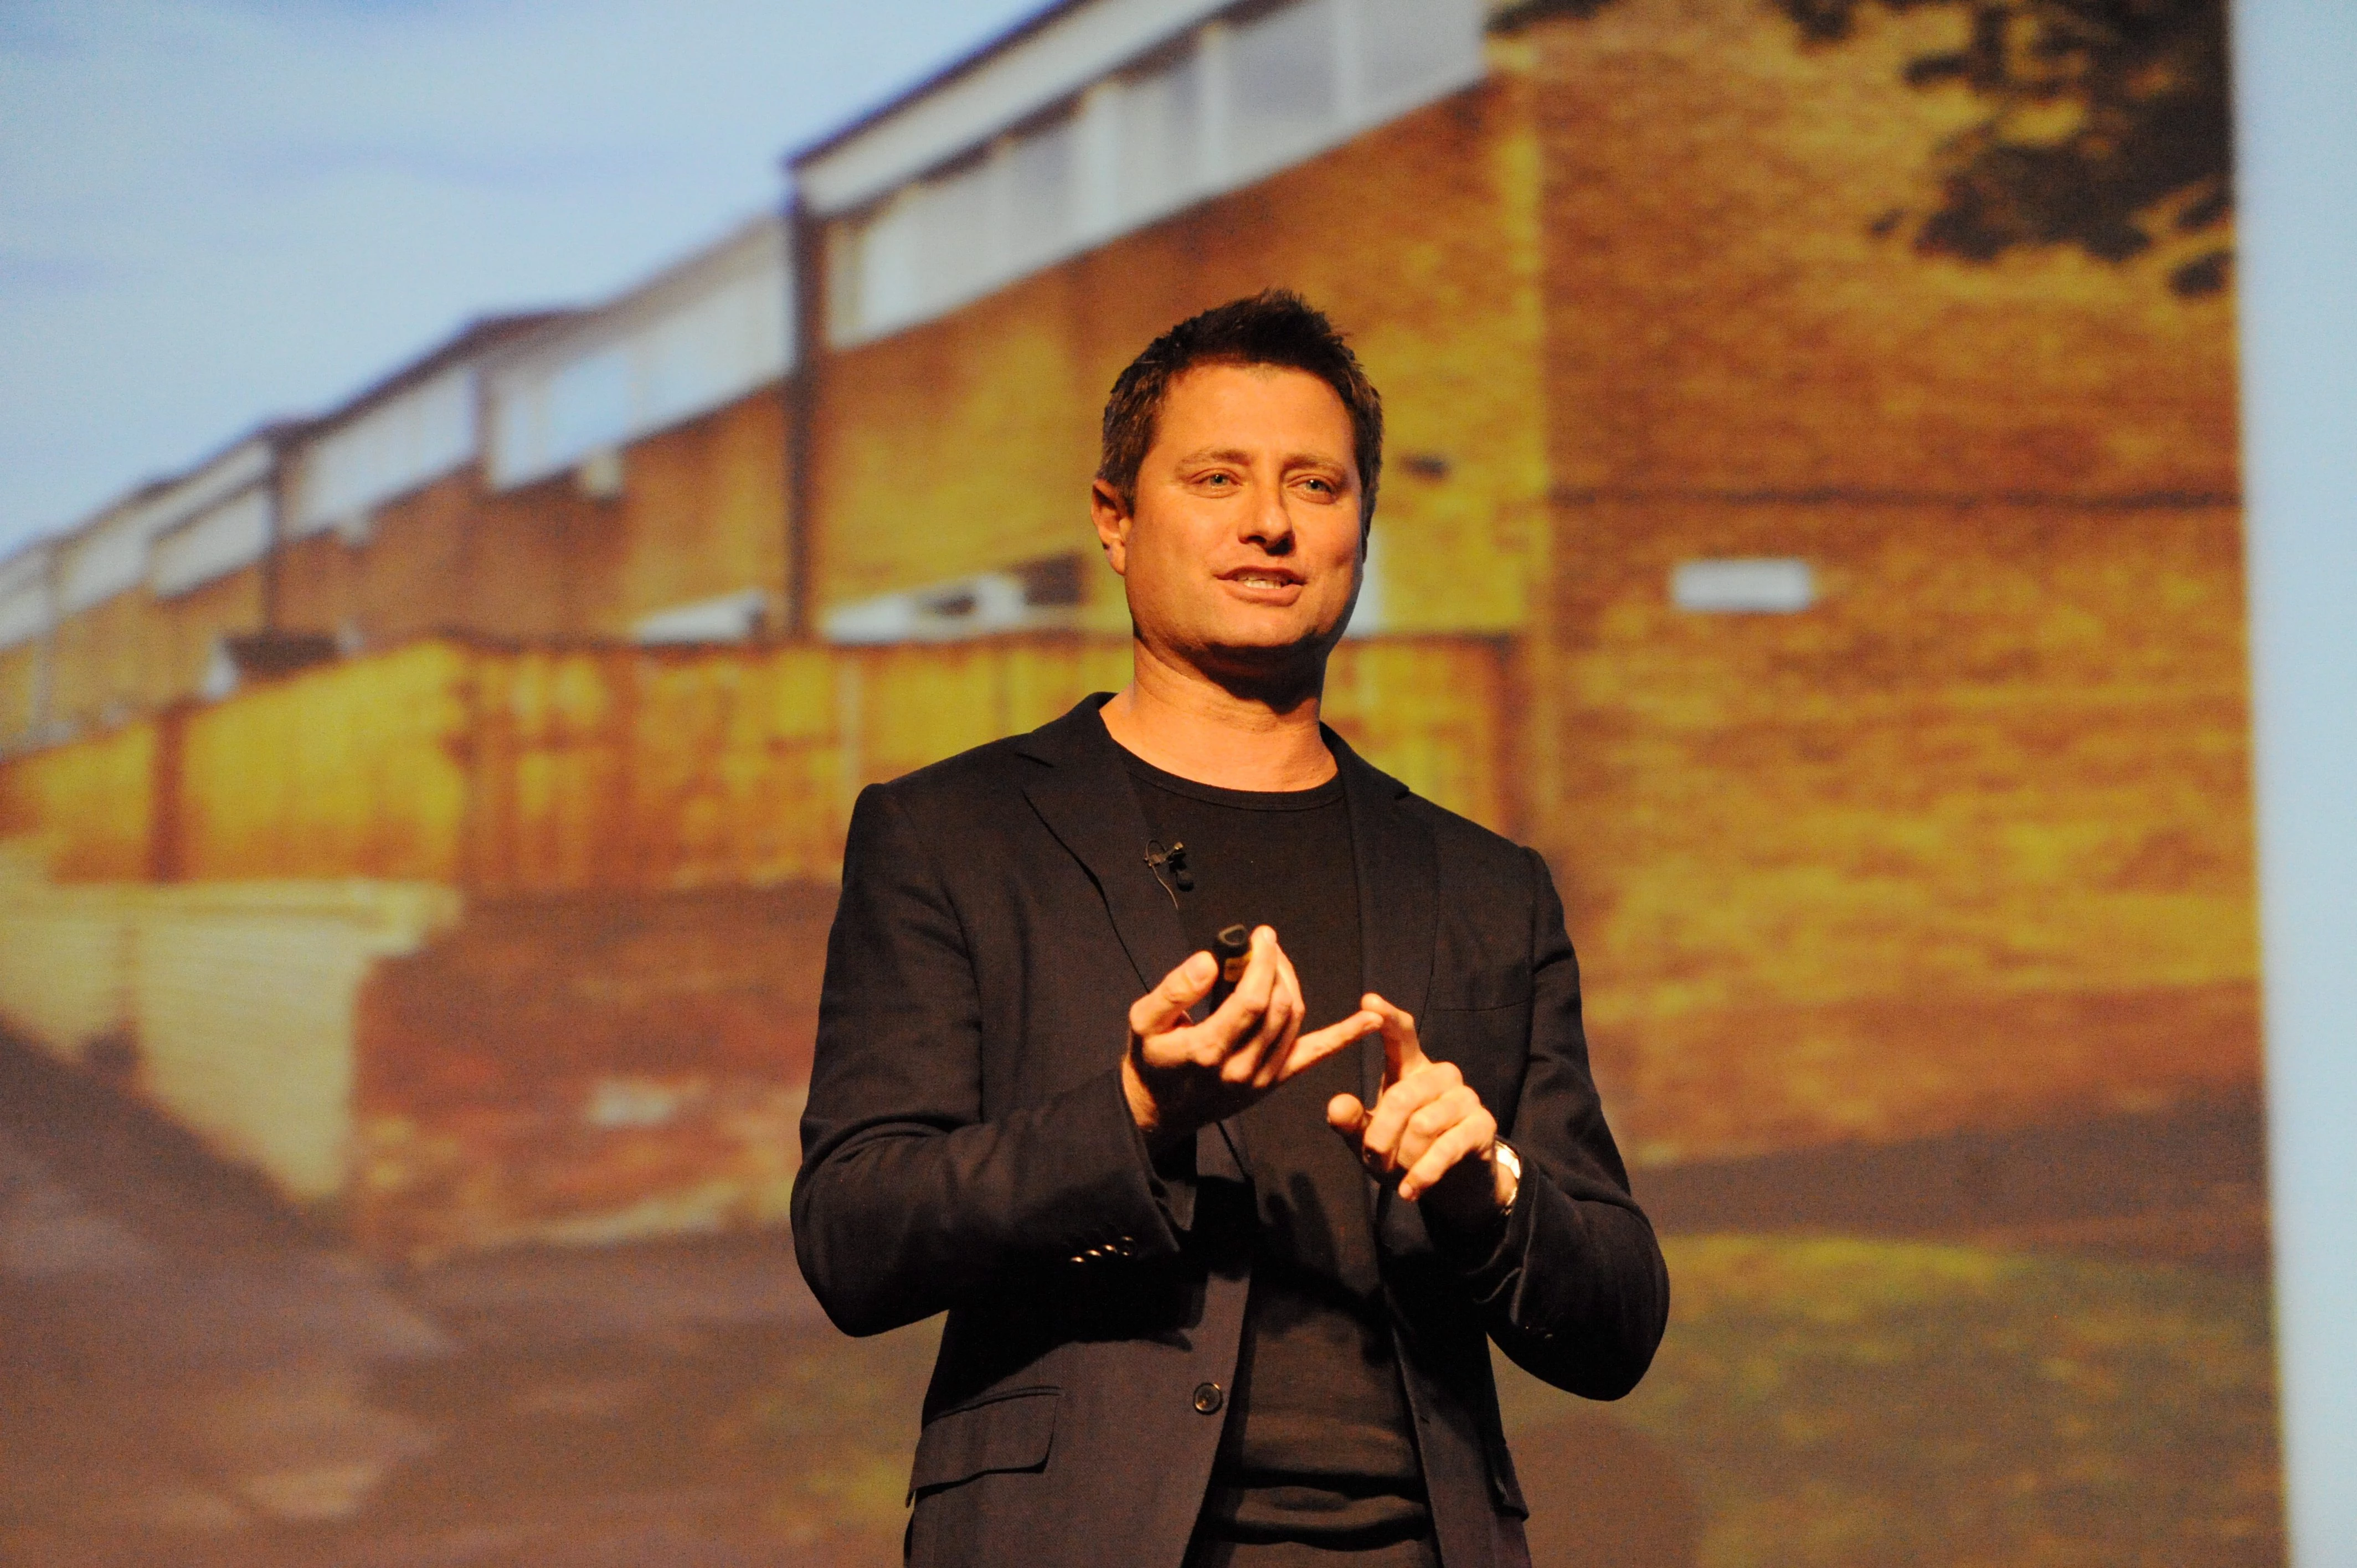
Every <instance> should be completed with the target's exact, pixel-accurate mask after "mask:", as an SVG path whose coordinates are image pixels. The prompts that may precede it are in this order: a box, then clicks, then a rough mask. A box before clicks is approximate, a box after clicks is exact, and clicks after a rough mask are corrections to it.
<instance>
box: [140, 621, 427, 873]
mask: <svg viewBox="0 0 2357 1568" xmlns="http://www.w3.org/2000/svg"><path fill="white" fill-rule="evenodd" d="M470 675H471V669H470V664H469V660H468V655H467V653H466V652H465V650H462V649H460V648H458V647H457V646H456V645H453V644H449V643H440V642H428V643H419V644H415V645H413V646H411V647H409V648H405V649H403V650H399V651H397V652H394V653H392V654H388V655H386V656H384V657H382V658H380V659H366V660H350V661H347V662H343V663H339V664H335V665H330V666H327V667H324V668H321V669H318V670H315V671H307V672H306V673H304V674H301V675H296V676H294V677H291V678H289V679H287V680H285V681H279V682H271V683H269V684H266V685H264V686H260V687H257V688H255V689H254V690H252V691H249V692H244V693H239V694H238V695H237V696H235V697H233V698H231V699H230V700H228V701H226V702H222V703H215V704H213V705H212V706H210V707H207V708H204V709H202V710H199V711H198V712H195V713H192V714H188V715H187V717H186V721H185V727H184V729H183V730H182V733H181V737H180V751H181V762H180V768H179V770H178V824H177V832H176V833H175V836H174V842H175V846H176V850H177V856H178V863H179V864H178V872H179V874H180V875H183V876H185V877H187V878H188V879H189V880H193V881H243V880H249V879H254V878H268V877H291V876H335V875H342V876H365V877H375V878H381V879H384V880H391V881H414V882H436V883H456V882H457V881H458V880H459V875H460V871H461V869H462V867H461V865H460V861H459V856H458V846H459V843H460V840H461V835H462V833H463V832H464V829H465V823H466V817H467V811H468V788H467V779H468V758H467V740H468V712H469V706H468V703H469V697H470V690H469V677H470Z"/></svg>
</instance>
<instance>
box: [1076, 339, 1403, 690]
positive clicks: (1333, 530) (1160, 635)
mask: <svg viewBox="0 0 2357 1568" xmlns="http://www.w3.org/2000/svg"><path fill="white" fill-rule="evenodd" d="M1356 457H1357V443H1356V439H1355V437H1354V435H1353V434H1352V432H1351V415H1350V413H1349V411H1348V410H1346V409H1345V408H1344V407H1343V406H1342V400H1341V399H1340V398H1339V397H1337V396H1336V395H1335V394H1334V389H1333V388H1331V387H1329V386H1328V385H1327V384H1326V383H1325V382H1324V381H1320V380H1318V378H1317V377H1316V376H1313V375H1310V374H1309V373H1308V372H1307V371H1296V370H1288V369H1283V368H1280V367H1276V366H1270V365H1200V366H1198V367H1196V368H1195V369H1193V370H1191V371H1187V372H1186V373H1184V374H1183V375H1181V376H1179V378H1178V380H1176V381H1173V382H1172V383H1171V385H1170V390H1169V392H1168V395H1167V396H1166V397H1165V398H1164V399H1163V401H1162V411H1161V417H1160V418H1159V419H1157V421H1156V425H1155V433H1154V446H1153V447H1152V449H1151V450H1149V451H1148V452H1147V453H1146V460H1145V462H1144V463H1143V464H1141V465H1140V466H1139V467H1138V472H1137V501H1136V504H1135V506H1134V507H1133V508H1131V509H1129V510H1126V511H1125V510H1123V508H1122V506H1121V503H1120V499H1119V498H1118V497H1116V496H1115V495H1114V493H1113V491H1112V489H1110V487H1108V486H1106V485H1104V484H1103V483H1102V482H1100V483H1099V484H1098V486H1097V488H1096V493H1095V499H1094V510H1095V516H1096V525H1097V533H1098V536H1099V538H1101V539H1102V540H1103V542H1104V548H1105V558H1106V559H1107V560H1108V561H1110V562H1111V563H1112V564H1113V569H1114V571H1116V572H1118V573H1120V574H1121V575H1122V576H1123V577H1124V578H1125V580H1126V582H1127V585H1128V590H1129V610H1130V617H1131V618H1132V619H1133V620H1134V621H1135V623H1136V626H1137V633H1138V636H1139V638H1140V639H1142V640H1144V641H1145V642H1146V645H1147V646H1148V647H1149V648H1152V649H1155V650H1157V651H1158V652H1160V653H1162V654H1164V655H1166V656H1168V657H1169V658H1171V659H1173V660H1177V661H1178V662H1179V663H1182V664H1184V665H1187V666H1189V667H1191V668H1194V669H1198V670H1200V671H1204V672H1205V673H1207V674H1212V675H1222V676H1236V677H1243V678H1246V679H1249V678H1251V677H1253V676H1255V675H1262V676H1267V675H1275V674H1278V673H1280V672H1282V671H1285V670H1286V667H1287V666H1289V665H1292V664H1294V663H1297V662H1298V661H1303V660H1314V659H1316V658H1317V657H1318V656H1319V655H1321V654H1323V653H1324V651H1325V650H1327V649H1328V648H1329V647H1331V646H1332V644H1333V642H1334V639H1336V638H1337V637H1339V636H1340V634H1341V628H1342V624H1343V622H1344V621H1345V620H1346V619H1347V618H1349V616H1350V613H1351V603H1352V601H1354V600H1355V599H1356V598H1357V597H1358V594H1359V574H1360V568H1361V564H1362V557H1361V550H1360V539H1361V532H1360V528H1359V470H1358V464H1357V461H1356Z"/></svg>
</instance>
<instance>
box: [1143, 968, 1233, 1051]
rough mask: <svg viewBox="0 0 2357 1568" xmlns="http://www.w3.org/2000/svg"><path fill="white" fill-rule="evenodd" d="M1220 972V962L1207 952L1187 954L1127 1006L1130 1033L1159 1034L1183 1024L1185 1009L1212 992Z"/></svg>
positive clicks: (1185, 1015) (1185, 1014)
mask: <svg viewBox="0 0 2357 1568" xmlns="http://www.w3.org/2000/svg"><path fill="white" fill-rule="evenodd" d="M1219 973H1220V965H1219V961H1218V960H1216V959H1214V958H1213V957H1212V956H1211V954H1210V953H1208V952H1198V953H1190V954H1189V955H1188V958H1187V961H1186V962H1184V963H1182V964H1180V965H1179V967H1178V968H1176V969H1174V970H1172V971H1171V972H1169V973H1168V974H1166V975H1164V976H1163V977H1162V983H1160V984H1159V985H1157V986H1156V987H1155V988H1154V989H1153V990H1151V991H1149V992H1147V993H1146V994H1145V995H1143V996H1141V997H1139V998H1138V999H1137V1000H1136V1001H1135V1002H1133V1003H1131V1004H1129V1029H1130V1033H1132V1034H1134V1035H1139V1036H1145V1035H1159V1034H1162V1033H1164V1032H1165V1031H1167V1030H1169V1029H1172V1028H1176V1027H1177V1026H1179V1025H1180V1024H1183V1023H1184V1022H1186V1018H1187V1011H1188V1009H1189V1008H1190V1007H1192V1006H1194V1005H1195V1004H1196V1003H1198V1002H1200V1001H1201V1000H1202V999H1203V998H1204V997H1206V996H1209V995H1210V994H1211V982H1212V981H1214V980H1216V979H1218V978H1219Z"/></svg>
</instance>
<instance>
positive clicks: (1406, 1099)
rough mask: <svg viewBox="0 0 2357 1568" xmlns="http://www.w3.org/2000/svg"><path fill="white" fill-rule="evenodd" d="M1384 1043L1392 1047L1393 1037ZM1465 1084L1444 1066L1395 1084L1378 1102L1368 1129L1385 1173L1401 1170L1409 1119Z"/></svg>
mask: <svg viewBox="0 0 2357 1568" xmlns="http://www.w3.org/2000/svg"><path fill="white" fill-rule="evenodd" d="M1384 1039H1385V1042H1386V1043H1389V1040H1390V1036H1389V1035H1386V1036H1384ZM1462 1081H1463V1079H1460V1078H1459V1077H1458V1073H1457V1069H1455V1068H1454V1067H1451V1066H1449V1065H1448V1063H1446V1062H1441V1063H1437V1064H1436V1065H1434V1066H1432V1067H1428V1068H1426V1069H1424V1070H1423V1071H1422V1072H1419V1073H1417V1074H1415V1076H1414V1077H1412V1078H1410V1079H1407V1081H1405V1083H1395V1084H1393V1085H1392V1086H1391V1087H1390V1088H1388V1089H1386V1090H1383V1094H1382V1096H1381V1097H1380V1098H1379V1099H1377V1100H1376V1101H1375V1114H1374V1119H1373V1120H1372V1122H1370V1123H1369V1125H1368V1127H1367V1140H1366V1143H1367V1151H1368V1153H1370V1154H1371V1155H1375V1156H1376V1157H1377V1158H1378V1159H1380V1160H1381V1161H1382V1162H1383V1168H1384V1169H1386V1170H1397V1169H1399V1168H1400V1164H1401V1161H1400V1153H1399V1144H1400V1139H1401V1138H1402V1136H1404V1135H1405V1133H1406V1131H1407V1119H1408V1118H1409V1117H1411V1116H1413V1115H1415V1113H1416V1112H1419V1111H1421V1110H1423V1109H1424V1108H1425V1107H1426V1106H1427V1105H1429V1104H1431V1103H1432V1102H1433V1101H1436V1100H1437V1099H1439V1098H1440V1097H1441V1096H1442V1095H1444V1094H1447V1093H1448V1091H1449V1090H1452V1089H1455V1088H1456V1087H1457V1086H1458V1084H1459V1083H1460V1082H1462Z"/></svg>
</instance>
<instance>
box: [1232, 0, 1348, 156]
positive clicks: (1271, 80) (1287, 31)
mask: <svg viewBox="0 0 2357 1568" xmlns="http://www.w3.org/2000/svg"><path fill="white" fill-rule="evenodd" d="M1335 42H1336V40H1335V37H1334V5H1333V0H1298V3H1297V4H1296V5H1287V6H1285V7H1284V8H1282V9H1280V10H1276V11H1271V12H1269V13H1268V14H1267V15H1265V16H1258V17H1255V18H1254V19H1253V20H1251V21H1249V22H1244V23H1241V24H1239V25H1238V26H1237V27H1235V28H1234V30H1233V31H1232V33H1231V34H1230V35H1229V38H1228V41H1227V48H1226V50H1225V53H1226V55H1227V66H1228V134H1227V146H1226V147H1225V148H1224V149H1223V150H1224V151H1225V153H1226V155H1227V156H1226V158H1225V160H1224V162H1225V165H1226V167H1227V170H1228V173H1229V175H1230V176H1231V177H1234V178H1237V179H1239V180H1240V181H1241V180H1242V179H1247V178H1251V177H1255V176H1257V175H1261V174H1265V173H1266V172H1268V171H1269V170H1271V169H1275V168H1279V167H1282V166H1285V165H1286V164H1289V163H1293V162H1296V161H1297V160H1298V159H1299V158H1301V157H1302V156H1306V155H1307V154H1308V153H1310V152H1313V151H1315V150H1317V148H1318V147H1319V146H1321V145H1329V144H1330V143H1332V142H1333V141H1335V140H1337V139H1338V138H1337V137H1336V135H1335V133H1336V132H1337V131H1339V130H1340V129H1341V126H1340V113H1338V110H1339V108H1340V105H1339V102H1338V97H1339V95H1338V94H1337V92H1336V91H1335V85H1336V84H1335V72H1336V68H1337V66H1338V65H1339V64H1340V59H1339V58H1338V56H1339V51H1338V50H1337V48H1335Z"/></svg>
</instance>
